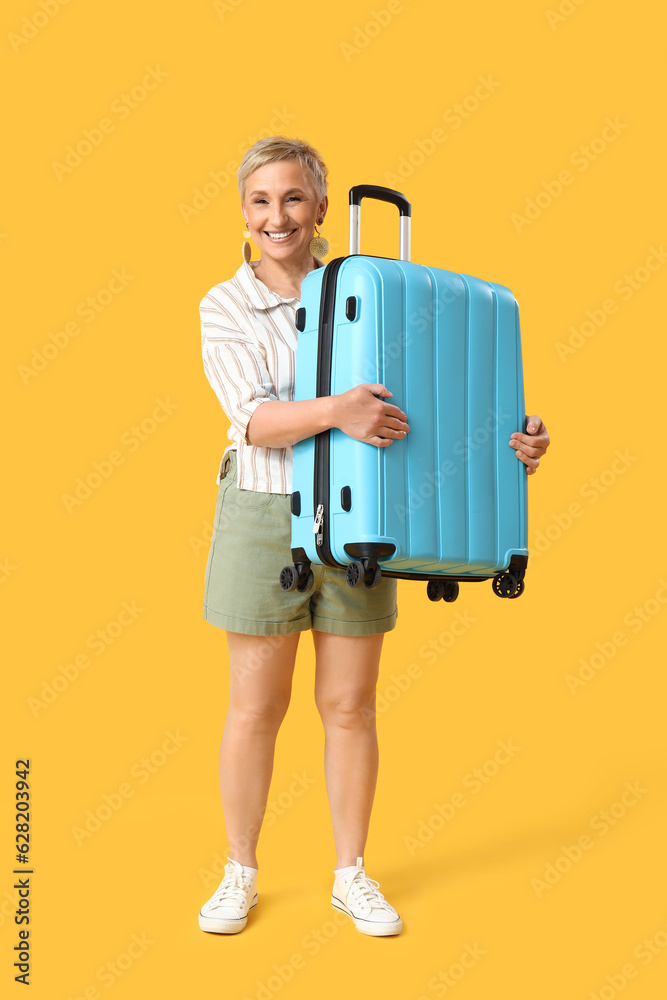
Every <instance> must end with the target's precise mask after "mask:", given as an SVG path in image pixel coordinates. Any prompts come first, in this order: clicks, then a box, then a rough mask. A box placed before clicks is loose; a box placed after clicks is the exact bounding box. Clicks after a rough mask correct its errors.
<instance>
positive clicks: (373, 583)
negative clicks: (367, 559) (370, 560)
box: [364, 566, 382, 590]
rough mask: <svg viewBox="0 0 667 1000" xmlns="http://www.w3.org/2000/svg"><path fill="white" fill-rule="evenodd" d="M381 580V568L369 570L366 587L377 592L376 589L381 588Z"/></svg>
mask: <svg viewBox="0 0 667 1000" xmlns="http://www.w3.org/2000/svg"><path fill="white" fill-rule="evenodd" d="M381 579H382V570H381V569H380V567H379V566H375V567H374V568H371V569H369V570H367V572H366V579H365V580H364V586H365V587H368V589H369V590H375V588H376V587H379V585H380V580H381Z"/></svg>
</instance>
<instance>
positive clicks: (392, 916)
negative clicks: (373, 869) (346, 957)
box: [331, 858, 403, 937]
mask: <svg viewBox="0 0 667 1000" xmlns="http://www.w3.org/2000/svg"><path fill="white" fill-rule="evenodd" d="M379 890H380V883H379V882H376V881H375V880H374V879H372V878H369V877H368V875H367V874H366V869H365V868H364V865H363V858H357V868H356V871H353V872H350V873H349V874H348V875H341V876H339V877H338V878H335V879H334V885H333V891H332V893H331V905H332V906H333V907H335V909H337V910H341V912H342V913H347V915H348V917H352V920H353V922H354V926H355V927H356V928H357V930H358V931H361V933H362V934H373V935H374V936H375V937H382V936H384V935H386V934H400V933H401V930H402V928H403V921H402V920H401V918H400V917H399V915H398V913H397V912H396V910H395V909H394V907H393V906H390V905H389V903H388V902H387V900H386V899H385V898H384V896H383V895H382V893H381V892H380V891H379Z"/></svg>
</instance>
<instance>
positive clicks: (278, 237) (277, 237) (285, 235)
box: [264, 229, 296, 243]
mask: <svg viewBox="0 0 667 1000" xmlns="http://www.w3.org/2000/svg"><path fill="white" fill-rule="evenodd" d="M295 232H296V229H285V230H284V231H283V232H282V233H270V232H269V231H268V230H266V229H265V230H264V234H265V236H268V237H269V239H270V240H271V242H272V243H286V242H287V240H288V239H289V238H290V237H291V236H293V235H294V233H295Z"/></svg>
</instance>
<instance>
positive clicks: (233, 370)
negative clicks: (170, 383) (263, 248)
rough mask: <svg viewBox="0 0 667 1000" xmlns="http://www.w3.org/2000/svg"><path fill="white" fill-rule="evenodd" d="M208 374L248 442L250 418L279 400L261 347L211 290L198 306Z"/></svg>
mask: <svg viewBox="0 0 667 1000" xmlns="http://www.w3.org/2000/svg"><path fill="white" fill-rule="evenodd" d="M199 315H200V317H201V342H202V355H203V361H204V371H205V373H206V377H207V379H208V381H209V383H210V385H211V388H212V389H213V391H214V392H215V394H216V396H217V397H218V400H219V402H220V405H221V406H222V409H223V410H224V411H225V413H226V414H227V417H228V418H229V420H230V421H231V423H232V424H233V425H234V427H235V428H236V429H237V430H238V431H239V433H240V434H241V436H242V438H243V440H244V441H247V440H248V439H247V436H246V435H247V429H248V423H249V422H250V418H251V416H252V415H253V413H254V412H255V410H256V409H257V407H258V406H260V405H261V404H262V403H265V402H267V400H270V399H278V396H277V395H276V392H275V387H274V385H273V381H272V379H271V376H270V374H269V371H268V369H267V367H266V360H265V357H264V353H263V351H262V348H261V347H260V345H259V343H258V342H257V340H256V339H255V338H254V337H253V336H252V334H251V333H249V332H248V331H247V330H243V329H241V324H240V323H239V320H238V318H237V317H235V316H234V311H233V308H229V309H228V308H225V307H224V306H223V305H222V303H221V302H219V301H218V299H217V298H214V297H213V296H212V295H211V293H210V292H209V293H208V294H207V295H205V296H204V298H203V299H202V301H201V303H200V305H199Z"/></svg>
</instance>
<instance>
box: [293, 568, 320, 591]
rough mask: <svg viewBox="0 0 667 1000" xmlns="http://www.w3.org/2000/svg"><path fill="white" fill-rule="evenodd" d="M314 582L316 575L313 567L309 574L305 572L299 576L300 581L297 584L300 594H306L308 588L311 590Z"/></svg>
mask: <svg viewBox="0 0 667 1000" xmlns="http://www.w3.org/2000/svg"><path fill="white" fill-rule="evenodd" d="M314 582H315V576H314V574H313V571H312V569H309V570H308V575H307V576H306V574H305V573H302V574H301V576H300V577H299V582H298V584H297V586H296V589H297V590H298V591H299V593H300V594H305V593H306V591H307V590H310V588H311V587H312V585H313V583H314Z"/></svg>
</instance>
